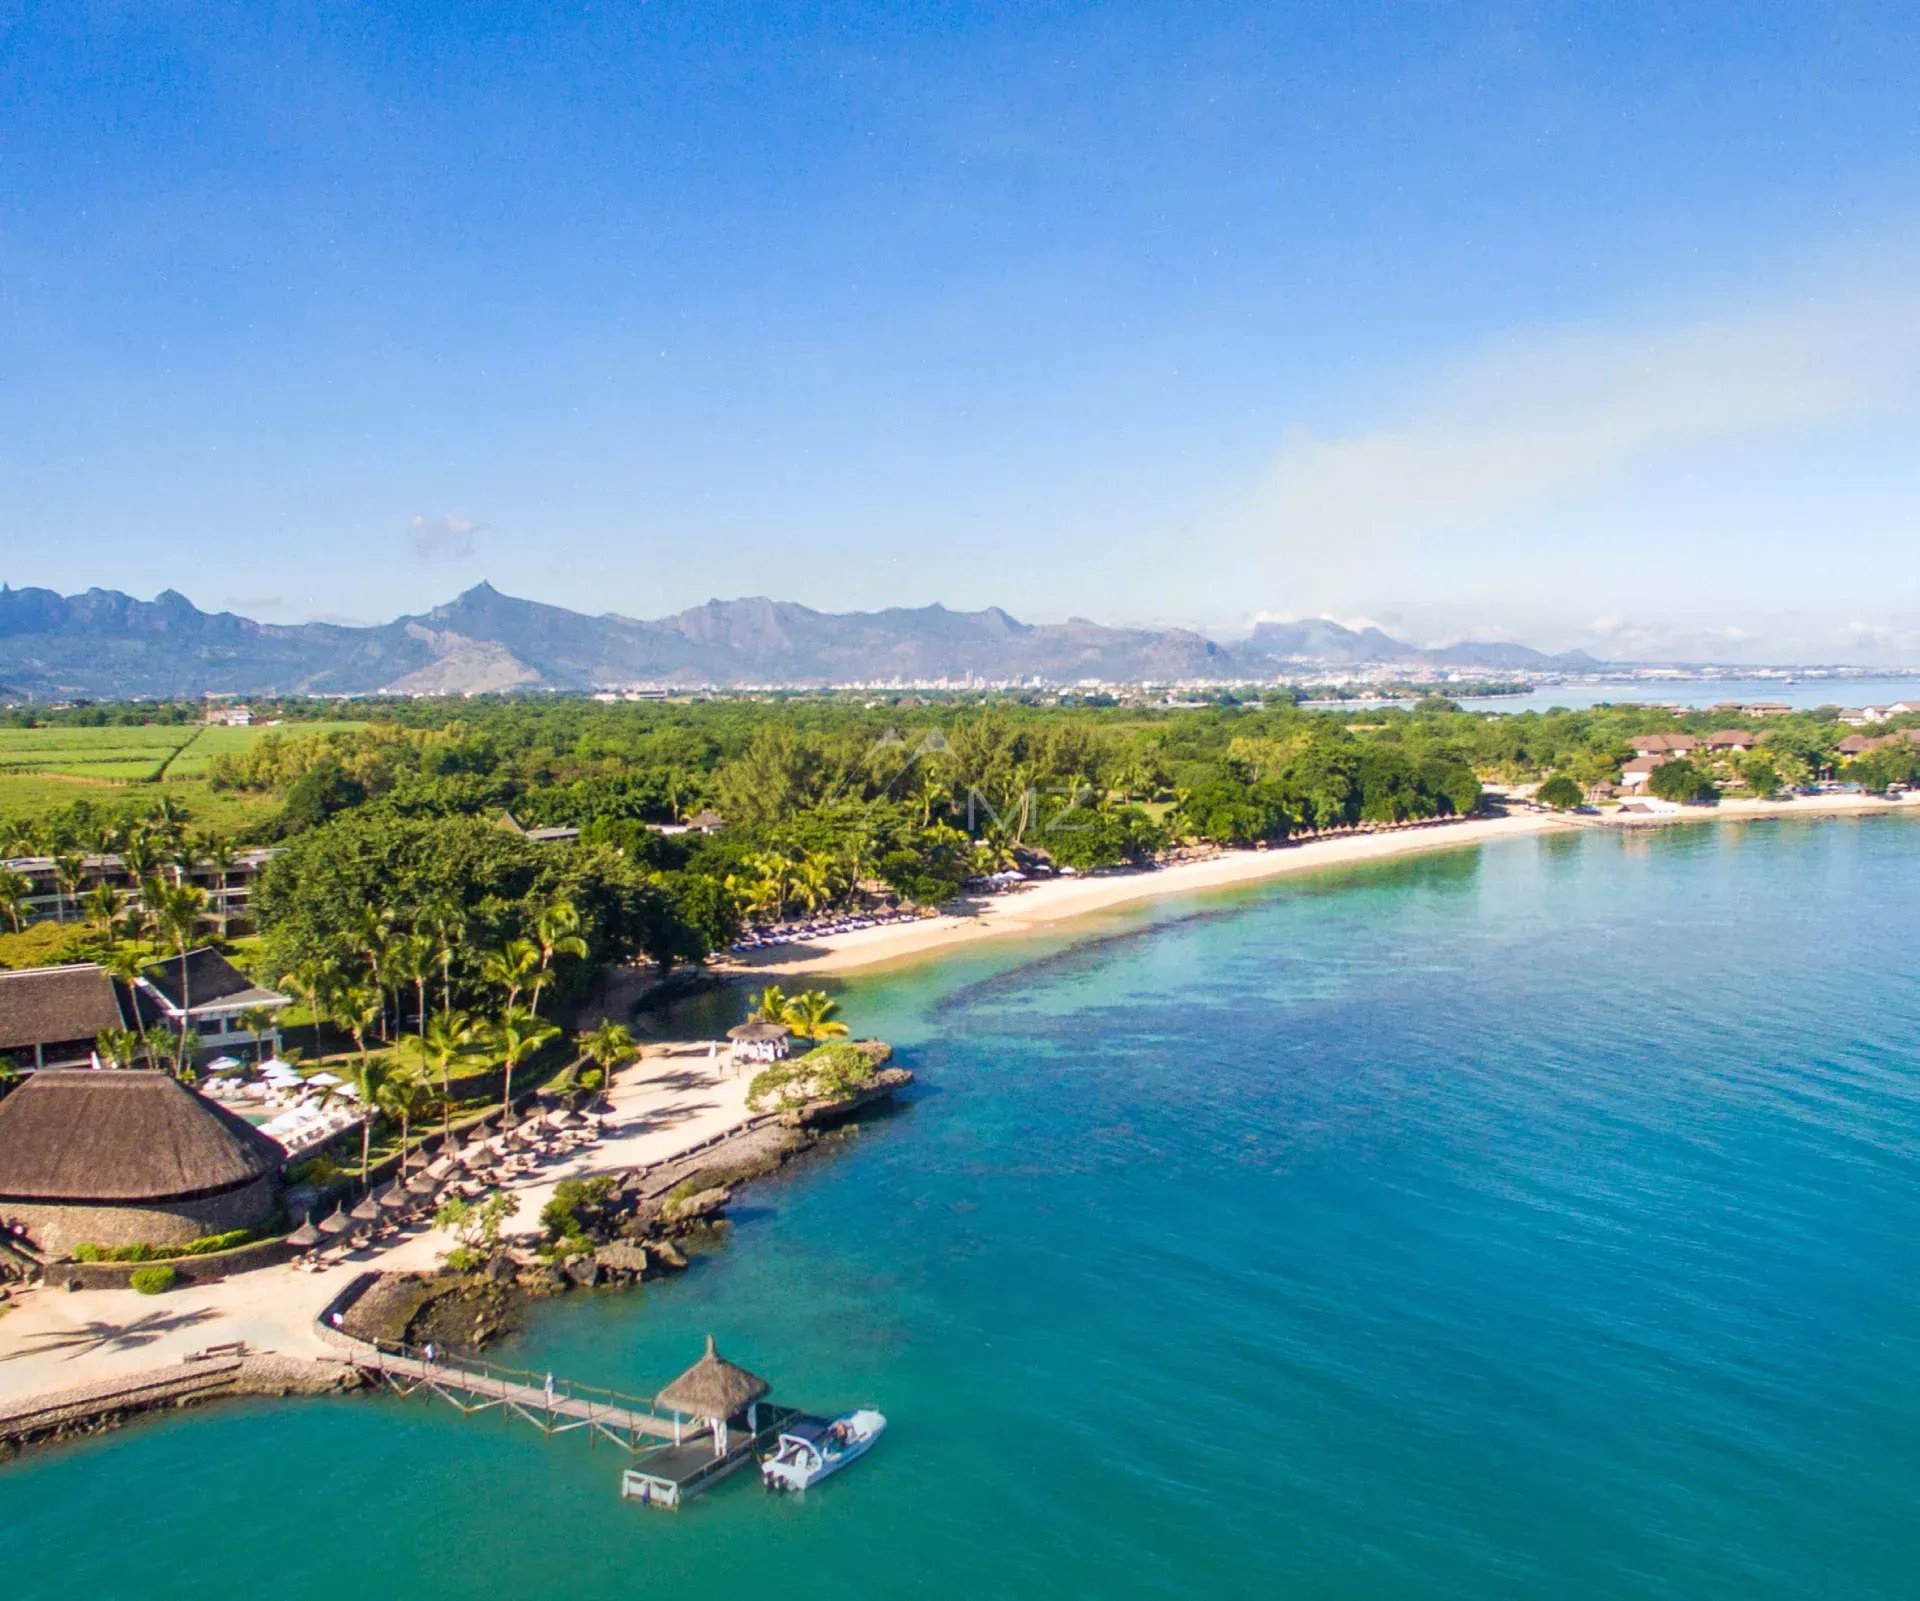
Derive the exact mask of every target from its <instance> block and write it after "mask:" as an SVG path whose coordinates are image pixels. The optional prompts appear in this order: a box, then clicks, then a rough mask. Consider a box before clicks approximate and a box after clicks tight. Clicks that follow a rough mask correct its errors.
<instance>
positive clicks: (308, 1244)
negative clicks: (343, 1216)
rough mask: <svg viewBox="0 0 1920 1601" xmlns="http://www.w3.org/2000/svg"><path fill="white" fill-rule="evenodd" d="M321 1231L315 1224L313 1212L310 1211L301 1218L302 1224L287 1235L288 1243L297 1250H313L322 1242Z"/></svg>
mask: <svg viewBox="0 0 1920 1601" xmlns="http://www.w3.org/2000/svg"><path fill="white" fill-rule="evenodd" d="M320 1240H321V1234H320V1231H319V1230H318V1229H317V1228H315V1227H314V1226H313V1214H312V1213H311V1212H309V1213H308V1214H307V1215H306V1216H305V1217H303V1218H302V1219H301V1220H300V1226H299V1227H298V1228H297V1229H295V1230H294V1231H293V1232H292V1233H291V1234H289V1235H288V1236H287V1244H289V1245H291V1246H292V1247H293V1248H294V1249H295V1250H296V1251H311V1250H312V1249H313V1248H314V1247H315V1246H316V1245H318V1244H319V1243H320Z"/></svg>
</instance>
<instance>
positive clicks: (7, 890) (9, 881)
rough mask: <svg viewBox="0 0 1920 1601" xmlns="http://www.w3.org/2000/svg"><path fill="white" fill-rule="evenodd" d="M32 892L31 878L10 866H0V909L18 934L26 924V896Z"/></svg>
mask: <svg viewBox="0 0 1920 1601" xmlns="http://www.w3.org/2000/svg"><path fill="white" fill-rule="evenodd" d="M32 893H33V880H32V879H30V878H28V877H27V875H26V874H25V873H16V872H15V871H14V870H13V869H12V868H11V867H0V910H4V911H5V912H6V914H7V921H8V922H9V923H11V924H12V925H13V931H14V933H16V934H18V933H19V932H20V930H21V929H23V928H25V927H26V924H27V897H28V896H29V895H31V894H32Z"/></svg>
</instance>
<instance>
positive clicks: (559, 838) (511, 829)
mask: <svg viewBox="0 0 1920 1601" xmlns="http://www.w3.org/2000/svg"><path fill="white" fill-rule="evenodd" d="M494 822H495V823H496V824H497V825H498V826H499V827H501V828H504V829H505V830H506V831H507V832H508V833H509V834H518V835H519V836H520V837H521V838H522V839H530V840H533V841H534V842H535V843H536V844H540V845H571V844H572V843H573V842H574V841H575V840H577V839H578V838H579V837H580V830H579V829H577V828H528V827H527V826H526V825H525V824H523V823H522V822H521V821H520V819H519V818H517V817H515V816H514V815H513V813H512V812H502V813H501V814H500V815H499V816H498V817H496V818H495V819H494Z"/></svg>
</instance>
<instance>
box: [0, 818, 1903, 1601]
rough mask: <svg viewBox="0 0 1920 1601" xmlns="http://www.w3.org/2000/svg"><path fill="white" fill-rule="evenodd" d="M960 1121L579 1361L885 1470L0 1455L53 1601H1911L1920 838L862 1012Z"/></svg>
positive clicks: (1237, 908)
mask: <svg viewBox="0 0 1920 1601" xmlns="http://www.w3.org/2000/svg"><path fill="white" fill-rule="evenodd" d="M844 999H845V1004H846V1007H847V1010H848V1013H849V1014H850V1016H851V1017H852V1019H853V1020H854V1022H855V1023H856V1025H857V1026H858V1027H859V1028H861V1029H862V1030H863V1031H864V1030H873V1031H876V1032H879V1033H882V1034H886V1035H888V1036H890V1037H892V1038H894V1039H895V1040H897V1041H899V1042H900V1044H901V1047H902V1055H903V1057H904V1059H905V1061H906V1062H907V1063H908V1064H909V1065H911V1066H912V1067H913V1068H914V1069H915V1071H916V1072H917V1073H918V1074H919V1075H920V1078H921V1081H922V1089H921V1091H920V1092H919V1093H918V1094H917V1095H916V1097H915V1098H914V1100H913V1102H912V1104H911V1105H909V1106H907V1107H906V1108H904V1109H903V1110H901V1111H900V1112H898V1113H897V1114H896V1115H894V1116H892V1117H890V1118H888V1119H887V1120H885V1121H883V1122H881V1123H878V1124H875V1125H872V1126H870V1127H869V1128H868V1129H867V1130H866V1131H865V1132H864V1133H863V1134H861V1135H860V1136H859V1137H858V1138H857V1139H856V1140H854V1141H853V1142H851V1143H850V1144H849V1146H848V1147H847V1148H845V1149H844V1150H841V1151H839V1152H838V1153H836V1154H835V1155H833V1156H832V1157H831V1158H830V1159H821V1160H813V1161H810V1162H809V1163H807V1164H806V1165H804V1166H803V1167H801V1168H798V1169H796V1170H793V1171H791V1172H789V1173H788V1174H787V1175H785V1176H783V1177H781V1178H779V1179H777V1180H775V1181H773V1182H771V1183H769V1184H767V1185H765V1186H764V1187H761V1188H758V1189H756V1190H754V1191H752V1192H750V1194H749V1197H748V1198H746V1199H745V1201H744V1202H743V1204H742V1205H741V1206H740V1208H739V1212H738V1216H739V1227H738V1230H737V1233H736V1235H735V1237H734V1239H733V1241H732V1243H731V1244H730V1245H729V1246H728V1247H727V1248H725V1249H724V1250H723V1251H720V1252H718V1253H716V1254H714V1255H713V1256H710V1257H708V1258H705V1259H703V1260H702V1261H700V1262H699V1263H698V1264H697V1265H696V1266H695V1268H694V1269H693V1270H692V1271H691V1272H689V1273H688V1274H687V1275H686V1276H685V1277H684V1278H682V1279H680V1280H677V1281H675V1282H674V1283H672V1284H670V1285H667V1286H664V1287H659V1288H650V1289H649V1290H647V1291H646V1292H645V1293H643V1294H635V1295H631V1296H625V1297H619V1296H605V1297H597V1298H574V1299H572V1300H569V1301H565V1302H561V1303H556V1304H554V1305H552V1306H551V1307H549V1308H547V1309H544V1310H543V1312H542V1314H541V1316H540V1318H539V1320H538V1322H537V1324H536V1325H535V1326H534V1327H532V1328H531V1329H530V1330H529V1331H528V1332H527V1333H526V1334H525V1335H524V1336H523V1337H522V1339H521V1340H520V1342H519V1345H518V1349H517V1353H516V1354H517V1356H518V1359H519V1360H521V1361H523V1362H524V1363H526V1364H527V1365H529V1366H534V1367H547V1366H551V1367H552V1368H554V1369H555V1370H557V1371H561V1372H564V1373H568V1374H573V1375H576V1376H578V1377H580V1378H583V1379H590V1380H596V1381H599V1382H604V1383H612V1384H616V1385H622V1386H630V1387H635V1388H644V1387H647V1386H649V1385H651V1384H655V1383H658V1382H659V1381H660V1380H662V1379H664V1378H665V1377H666V1376H668V1375H669V1374H670V1373H672V1372H673V1371H675V1370H676V1369H677V1368H678V1367H679V1366H681V1365H682V1364H684V1362H686V1361H687V1360H689V1359H690V1358H691V1357H692V1356H693V1355H694V1354H695V1353H696V1351H697V1350H698V1347H699V1343H700V1339H701V1336H703V1335H704V1334H705V1333H706V1332H707V1331H708V1330H712V1331H713V1332H714V1333H715V1334H716V1335H717V1336H718V1337H719V1340H720V1344H721V1347H722V1349H723V1350H724V1351H726V1352H728V1353H729V1354H731V1355H733V1356H735V1357H736V1358H737V1359H738V1360H741V1361H743V1362H745V1363H747V1364H749V1365H750V1366H753V1367H755V1368H756V1369H758V1370H759V1371H761V1372H763V1373H766V1374H767V1375H769V1376H770V1377H771V1378H773V1380H774V1381H775V1384H776V1394H777V1395H779V1396H781V1397H784V1398H786V1399H789V1400H793V1401H796V1402H800V1403H803V1404H811V1405H815V1406H819V1407H829V1406H835V1405H839V1404H844V1403H853V1402H872V1403H876V1404H878V1405H879V1406H880V1407H881V1408H882V1409H884V1410H885V1411H886V1412H887V1413H888V1415H889V1416H890V1418H891V1419H892V1428H891V1430H890V1431H889V1433H888V1435H887V1437H886V1438H885V1440H884V1441H883V1442H882V1443H881V1445H880V1447H879V1448H878V1450H877V1451H876V1452H875V1453H874V1454H873V1455H872V1456H871V1457H869V1458H868V1459H867V1460H865V1461H863V1462H861V1463H859V1464H857V1465H856V1466H854V1467H853V1468H851V1469H850V1470H849V1471H848V1472H846V1473H845V1474H843V1475H841V1476H840V1477H838V1478H836V1479H834V1480H832V1481H830V1482H829V1483H827V1484H826V1485H823V1486H821V1487H820V1488H819V1489H818V1490H816V1491H814V1492H812V1493H810V1494H808V1495H807V1496H806V1497H804V1498H798V1499H787V1500H777V1499H773V1498H770V1497H768V1496H767V1495H765V1494H764V1493H763V1492H762V1491H761V1490H760V1489H759V1488H758V1486H757V1485H755V1484H754V1483H752V1482H751V1481H740V1480H736V1481H735V1482H734V1483H732V1484H730V1485H727V1486H725V1487H723V1488H722V1489H720V1490H719V1491H716V1492H715V1493H714V1494H712V1495H711V1496H709V1497H707V1498H706V1499H704V1500H702V1501H699V1502H696V1503H694V1504H693V1505H691V1506H689V1507H688V1508H686V1509H685V1510H683V1511H682V1512H680V1513H678V1514H667V1513H661V1512H654V1511H643V1510H639V1509H636V1508H632V1507H628V1506H623V1505H622V1504H621V1503H620V1502H619V1501H618V1500H617V1499H616V1497H615V1483H616V1478H617V1472H618V1458H617V1457H616V1455H615V1454H614V1453H612V1452H611V1451H609V1450H607V1449H605V1448H602V1449H598V1450H589V1449H588V1447H587V1446H586V1444H585V1443H584V1442H582V1441H580V1440H578V1439H573V1440H561V1441H555V1442H544V1441H542V1440H541V1439H540V1438H539V1437H538V1436H537V1435H535V1434H534V1433H532V1432H531V1431H530V1430H528V1429H526V1428H525V1427H524V1426H521V1425H513V1426H509V1425H507V1424H505V1423H503V1422H501V1421H499V1420H497V1419H491V1418H489V1419H478V1420H471V1421H469V1420H464V1419H462V1418H461V1417H459V1416H458V1415H457V1414H455V1413H453V1412H452V1411H450V1410H447V1409H445V1408H444V1407H436V1405H435V1404H432V1403H428V1402H426V1401H410V1402H398V1401H392V1402H370V1403H365V1404H354V1403H348V1402H337V1401H336V1402H308V1403H299V1404H291V1405H288V1404H275V1405H267V1404H262V1405H257V1406H249V1407H245V1408H232V1409H228V1410H214V1411H208V1412H204V1413H200V1414H197V1415H192V1416H186V1417H181V1418H178V1419H174V1420H170V1421H167V1422H165V1423H160V1424H156V1425H150V1426H143V1427H139V1428H135V1429H131V1430H128V1431H125V1432H123V1433H121V1434H118V1435H116V1436H113V1437H111V1438H108V1439H105V1440H101V1441H97V1442H90V1443H84V1444H81V1445H77V1446H74V1447H70V1448H63V1449H60V1450H56V1451H52V1452H47V1453H43V1454H40V1455H38V1456H35V1457H33V1458H31V1459H29V1460H27V1461H26V1462H24V1463H22V1464H19V1465H16V1466H14V1467H11V1468H7V1469H5V1470H0V1530H4V1539H5V1550H6V1554H7V1565H6V1566H7V1576H6V1581H5V1582H6V1588H7V1593H8V1594H9V1596H10V1597H13V1598H18V1601H29V1598H37V1597H55V1596H58V1597H71V1596H81V1597H86V1598H88V1601H111V1598H119V1597H127V1598H140V1601H176V1598H179V1601H185V1598H189V1597H191V1598H194V1601H230V1598H232V1601H238V1598H246V1601H258V1598H260V1597H266V1596H271V1597H274V1598H276V1601H318V1598H327V1601H336V1598H338V1597H342V1596H360V1595H382V1596H388V1595H391V1596H400V1597H405V1598H407V1601H440V1598H451V1597H463V1598H464V1597H473V1596H484V1597H503V1598H505V1597H512V1598H517V1601H542V1598H547V1597H554V1598H560V1597H566V1598H578V1601H597V1598H602V1597H609V1598H610V1597H627V1596H646V1595H655V1596H673V1597H692V1596H695V1595H705V1594H712V1593H727V1594H763V1595H767V1596H771V1597H779V1598H793V1601H803V1598H808V1597H826V1596H833V1597H844V1596H849V1595H871V1596H881V1597H888V1596H927V1597H949V1596H954V1597H958V1596H967V1597H974V1596H980V1597H1002V1596H1010V1597H1042V1596H1045V1597H1057V1596H1079V1595H1088V1596H1110V1597H1146V1596H1155V1597H1158V1596H1169V1597H1171V1596H1182V1597H1185V1596H1196V1595H1206V1596H1233V1597H1239V1596H1246V1597H1256V1596H1258V1597H1273V1596H1286V1597H1314V1598H1319V1597H1328V1598H1332V1597H1341V1598H1346V1597H1408V1598H1429V1597H1451V1598H1461V1601H1467V1598H1472V1601H1489V1598H1501V1597H1516V1598H1517V1597H1528V1598H1537V1597H1554V1598H1580V1597H1595V1598H1601V1597H1605V1598H1614V1597H1672V1598H1676V1601H1677V1598H1686V1601H1718V1598H1740V1601H1770V1598H1786V1597H1796V1598H1798V1597H1812V1596H1817V1597H1823V1598H1839V1597H1845V1598H1866V1597H1909V1596H1911V1595H1913V1594H1914V1592H1915V1589H1916V1584H1917V1583H1920V1577H1917V1575H1920V1566H1917V1565H1916V1559H1920V1518H1916V1510H1917V1508H1916V1491H1917V1490H1920V826H1916V824H1915V822H1914V821H1913V820H1911V819H1903V818H1884V819H1869V820H1854V821H1836V822H1811V821H1809V822H1798V821H1796V822H1780V823H1770V824H1762V825H1753V826H1745V827H1731V826H1730V827H1720V828H1713V827H1695V828H1685V829H1673V830H1666V831H1662V832H1658V833H1652V834H1635V835H1631V836H1623V835H1619V834H1605V835H1599V834H1591V833H1583V834H1576V835H1572V836H1568V837H1560V836H1555V837H1551V838H1540V839H1535V840H1526V841H1516V842H1509V843H1504V844H1500V845H1497V846H1492V847H1488V848H1486V849H1484V850H1481V851H1475V852H1460V853H1448V854H1440V855H1434V856H1430V857H1426V858H1424V859H1418V860H1413V861H1409V862H1406V863H1403V864H1399V865H1393V866H1385V867H1375V868H1370V869H1365V870H1349V871H1342V872H1337V873H1329V874H1327V875H1324V876H1320V877H1318V878H1316V879H1314V880H1312V881H1310V882H1309V881H1300V880H1295V881H1293V882H1290V883H1286V884H1283V885H1275V886H1267V887H1263V888H1261V889H1258V890H1254V891H1246V892H1239V893H1235V894H1232V895H1227V896H1222V897H1216V898H1213V899H1210V900H1207V901H1204V902H1183V903H1177V904H1175V903H1168V904H1163V905H1160V906H1158V907H1154V908H1152V909H1150V910H1147V911H1143V912H1137V913H1133V914H1129V915H1128V916H1126V917H1123V918H1115V919H1113V920H1110V921H1106V922H1103V923H1100V924H1098V925H1096V926H1094V927H1092V928H1083V929H1080V930H1077V931H1075V932H1074V933H1073V934H1072V935H1071V936H1068V935H1067V934H1066V933H1064V932H1063V933H1062V934H1061V936H1060V937H1058V938H1053V939H1043V940H1037V941H1035V942H1032V943H1030V944H1028V945H1025V946H1018V947H1016V946H1000V947H997V948H995V949H993V950H991V951H988V950H985V949H975V950H972V951H969V952H968V953H966V954H965V955H964V956H963V957H961V958H959V959H956V960H947V961H942V962H937V963H929V964H924V965H920V966H917V967H912V968H908V969H904V970H901V971H899V972H895V973H892V974H889V975H886V976H882V977H875V978H870V979H866V980H863V981H861V982H859V983H856V984H850V985H849V986H848V987H847V989H846V991H845V996H844Z"/></svg>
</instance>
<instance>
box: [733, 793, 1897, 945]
mask: <svg viewBox="0 0 1920 1601" xmlns="http://www.w3.org/2000/svg"><path fill="white" fill-rule="evenodd" d="M1892 811H1911V812H1914V813H1916V814H1920V796H1916V797H1909V798H1907V799H1904V800H1888V799H1885V798H1882V797H1880V796H1873V795H1823V796H1803V797H1799V798H1796V799H1793V800H1780V801H1754V800H1728V801H1722V802H1721V803H1720V804H1719V805H1718V806H1714V807H1686V808H1683V809H1681V810H1680V811H1678V812H1675V813H1670V814H1667V813H1662V814H1655V815H1652V816H1648V817H1640V818H1629V817H1622V816H1620V815H1618V814H1617V813H1608V814H1604V815H1588V814H1579V815H1575V816H1570V817H1569V816H1558V815H1553V814H1549V813H1544V812H1515V813H1513V814H1511V815H1508V816H1505V817H1473V818H1467V819H1465V820H1463V821H1459V822H1446V823H1435V824H1429V825H1426V826H1423V827H1417V828H1402V829H1393V830H1388V831H1384V832H1381V833H1374V834H1341V835H1337V836H1333V837H1331V838H1326V839H1308V840H1304V841H1301V842H1299V843H1297V844H1288V845H1281V846H1276V847H1273V848H1271V849H1268V850H1236V851H1225V852H1222V853H1221V854H1220V855H1218V856H1214V857H1210V858H1208V859H1207V860H1205V861H1197V862H1183V863H1180V864H1178V865H1175V866H1172V867H1160V868H1152V869H1147V870H1145V871H1137V872H1117V873H1104V874H1096V875H1088V876H1085V877H1078V878H1062V879H1049V880H1045V881H1042V882H1039V883H1034V884H1029V885H1027V886H1025V887H1023V888H1021V889H1018V890H1015V891H1013V892H1012V893H1009V894H1005V895H998V896H991V897H986V898H983V899H981V900H979V901H977V902H974V903H971V904H970V905H969V906H968V907H967V908H966V909H964V910H962V911H959V912H952V913H944V914H942V915H941V916H939V917H930V918H926V919H924V920H922V921H920V922H918V923H897V924H890V925H888V926H886V927H882V928H869V929H859V930H856V931H855V932H853V933H849V934H834V935H829V936H826V937H823V938H820V939H816V940H810V941H808V942H806V943H804V944H797V945H788V946H778V947H775V948H773V949H771V950H763V951H753V952H748V953H745V954H742V955H739V956H736V957H733V958H730V959H729V960H728V961H727V962H726V963H724V964H721V966H722V970H732V971H736V972H739V973H741V974H743V975H746V976H750V977H754V978H759V977H761V976H765V977H767V978H787V977H792V978H801V977H810V976H821V975H827V974H836V973H850V972H855V971H858V970H861V969H865V968H871V967H877V966H880V965H882V964H884V963H889V962H900V961H906V960H910V959H912V958H915V957H922V956H928V955H931V954H933V953H935V952H937V951H941V950H946V949H950V948H952V947H954V946H959V945H967V944H971V943H973V942H974V941H976V940H982V939H991V938H994V937H995V936H999V935H1008V934H1022V933H1026V934H1031V933H1034V932H1037V931H1041V930H1045V929H1050V928H1054V927H1056V926H1058V925H1060V924H1063V923H1067V922H1070V921H1071V920H1073V919H1075V918H1080V917H1087V916H1090V915H1092V914H1094V913H1097V912H1104V911H1109V910H1111V909H1113V908H1115V907H1120V906H1130V905H1134V904H1137V903H1139V902H1142V901H1150V900H1158V899H1161V898H1162V897H1165V896H1173V895H1191V894H1199V893H1203V892H1205V891H1208V890H1217V889H1231V888H1234V887H1236V886H1239V885H1243V884H1256V883H1261V882H1264V881H1265V880H1268V879H1276V878H1285V877H1287V876H1289V875H1291V874H1295V873H1310V872H1317V871H1320V870H1322V869H1326V868H1335V867H1346V866H1352V865H1355V864H1359V863H1366V862H1378V861H1390V860H1393V859H1394V858H1397V857H1402V856H1412V855H1416V854H1420V853H1423V852H1427V851H1436V850H1459V849H1462V848H1465V847H1467V846H1473V845H1483V844H1488V843H1491V842H1494V841H1498V840H1505V839H1517V838H1521V837H1524V836H1527V835H1532V834H1545V833H1555V832H1561V831H1565V830H1569V829H1577V828H1644V827H1664V826H1671V825H1674V824H1681V823H1713V822H1720V823H1731V822H1753V821H1758V820H1761V819H1766V818H1777V817H1833V816H1865V815H1871V814H1876V813H1882V812H1892Z"/></svg>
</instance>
